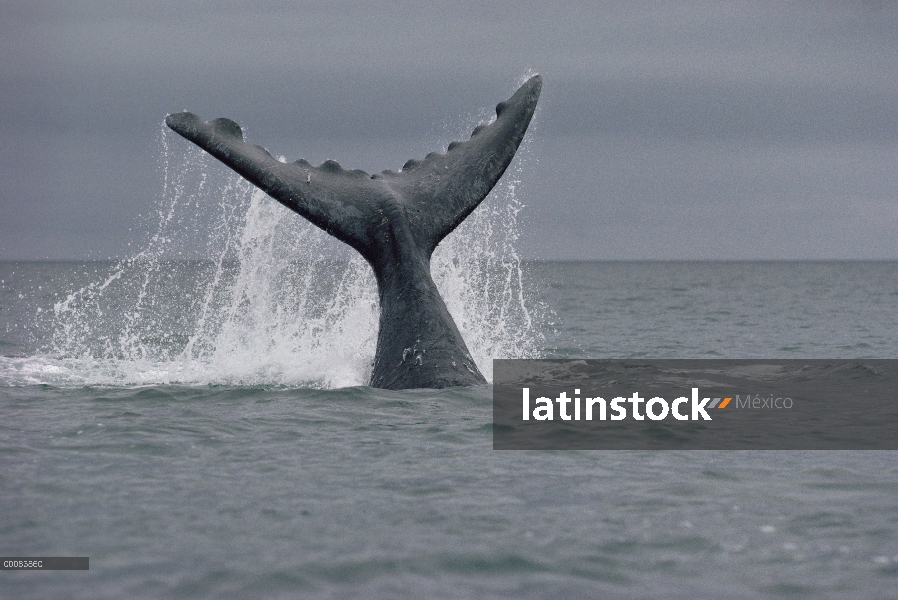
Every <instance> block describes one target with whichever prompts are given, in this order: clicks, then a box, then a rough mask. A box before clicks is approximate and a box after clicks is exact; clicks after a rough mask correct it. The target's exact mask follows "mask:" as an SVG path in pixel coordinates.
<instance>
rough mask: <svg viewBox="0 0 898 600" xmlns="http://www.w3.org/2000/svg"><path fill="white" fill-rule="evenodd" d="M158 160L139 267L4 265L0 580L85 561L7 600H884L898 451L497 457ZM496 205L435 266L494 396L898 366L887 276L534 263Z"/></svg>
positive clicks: (254, 204)
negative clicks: (651, 378)
mask: <svg viewBox="0 0 898 600" xmlns="http://www.w3.org/2000/svg"><path fill="white" fill-rule="evenodd" d="M167 160H168V161H169V162H168V163H166V165H167V167H166V169H163V171H164V174H165V178H166V180H165V186H164V187H165V189H164V192H163V193H162V195H161V198H160V202H159V206H158V207H157V209H158V210H157V211H156V212H154V213H153V214H152V215H150V217H149V220H148V223H147V224H146V227H145V229H144V232H145V233H142V234H138V233H135V241H134V249H135V250H134V253H133V254H132V255H131V256H129V257H127V258H126V259H124V260H121V261H110V262H29V263H8V262H7V263H0V555H4V556H88V557H90V570H89V571H56V572H49V571H45V572H23V571H4V572H0V598H21V599H29V598H34V599H38V598H40V599H46V598H85V599H88V598H90V599H104V598H577V597H582V598H585V597H602V598H683V599H685V598H733V599H741V598H845V597H851V598H898V453H895V452H860V451H854V452H848V451H843V452H810V451H808V452H801V451H790V452H761V451H737V452H732V451H731V452H712V451H639V452H637V451H495V450H493V449H492V405H491V388H490V386H483V387H475V388H457V389H448V390H437V391H435V390H415V391H405V392H388V391H383V390H375V389H371V388H368V387H367V386H366V385H365V383H366V381H367V376H368V373H369V372H370V368H371V361H372V359H373V355H374V343H375V335H376V324H377V305H376V294H375V290H374V281H373V277H372V275H371V273H370V269H369V268H368V267H367V266H366V265H365V264H364V263H363V262H362V261H361V260H360V259H358V258H353V257H350V256H349V255H347V254H346V253H345V252H344V253H342V254H341V250H340V249H339V244H338V243H337V242H334V241H333V240H331V239H329V238H328V237H327V236H326V235H324V234H323V233H321V232H319V231H318V230H316V229H315V228H313V227H311V226H310V225H307V224H305V223H304V222H303V221H302V220H301V219H299V218H298V217H296V216H295V215H292V214H291V213H289V211H286V210H284V209H283V208H281V207H280V206H278V205H276V204H275V203H274V202H272V201H270V200H268V199H266V198H265V197H264V196H262V195H261V194H258V193H255V192H253V191H252V189H251V188H249V187H248V186H247V185H245V184H242V183H241V182H240V181H239V180H237V179H235V178H231V179H228V178H227V176H224V175H221V174H218V175H216V176H215V177H211V178H210V177H207V174H208V172H209V168H210V167H209V166H208V164H206V163H203V159H202V156H200V155H199V154H196V155H191V156H188V157H187V158H183V157H177V158H175V159H172V158H171V157H170V156H169V157H168V159H167ZM169 163H171V164H169ZM506 179H508V183H505V184H503V186H504V187H501V186H500V189H499V190H497V192H495V193H494V194H493V196H492V197H491V198H490V199H489V200H488V201H487V202H486V203H485V204H484V205H483V206H482V207H481V208H480V209H478V210H477V211H475V213H474V214H472V215H471V217H470V218H469V219H468V220H467V221H466V222H465V223H464V224H463V225H462V226H461V227H460V228H459V230H458V231H456V232H455V233H453V234H452V235H451V236H450V237H449V238H447V239H446V240H445V241H444V243H443V244H441V246H440V248H438V250H437V252H436V254H435V256H434V261H433V272H434V277H435V280H436V281H437V284H438V286H439V287H440V289H441V291H442V293H443V295H444V297H445V299H446V302H447V305H448V307H449V309H450V311H451V312H452V313H453V315H454V317H455V319H456V321H457V323H458V325H459V327H460V329H461V330H462V332H463V334H464V336H465V339H466V341H467V343H468V345H469V347H470V350H471V352H472V355H473V356H474V357H475V359H476V360H477V362H478V365H479V366H480V368H481V370H482V371H483V372H484V374H485V375H486V376H487V378H488V379H490V378H491V376H492V363H491V360H492V359H493V358H518V357H519V358H529V357H562V358H564V357H594V358H703V357H708V358H856V357H865V358H898V335H896V334H898V310H896V307H898V262H589V263H541V262H525V261H521V260H520V258H519V257H518V256H517V254H516V252H515V243H516V240H517V235H518V228H517V221H516V219H517V216H518V211H520V209H521V204H520V203H519V202H518V201H517V199H516V196H515V191H514V190H515V188H514V181H515V180H514V174H513V173H511V174H510V175H508V176H507V177H506ZM213 181H214V182H217V183H215V185H213V183H212V182H213ZM200 255H201V256H203V257H205V259H204V260H198V259H196V258H197V256H200ZM209 257H213V258H211V259H209Z"/></svg>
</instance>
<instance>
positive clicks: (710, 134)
mask: <svg viewBox="0 0 898 600" xmlns="http://www.w3.org/2000/svg"><path fill="white" fill-rule="evenodd" d="M531 72H538V73H540V74H541V75H542V76H543V78H544V85H543V93H542V98H541V100H540V106H539V108H538V111H537V115H536V117H535V120H534V123H533V125H532V126H531V131H530V133H529V134H528V136H529V140H528V142H527V150H526V153H527V155H526V158H527V160H526V161H525V164H526V168H525V169H524V171H523V173H522V174H521V185H520V186H519V188H518V197H519V198H520V199H521V200H522V201H523V203H524V204H525V205H526V208H525V209H524V211H523V212H522V213H521V217H522V218H523V219H524V236H523V237H522V238H521V242H520V247H521V250H522V252H523V254H524V255H525V256H527V257H532V258H573V259H669V258H686V259H757V258H762V259H768V258H769V259H842V258H845V259H861V258H889V259H896V258H898V9H896V8H894V4H893V3H885V2H883V3H876V2H868V3H862V2H855V3H847V2H846V3H835V2H834V3H826V2H813V3H812V2H794V3H792V2H769V3H758V2H750V3H748V2H746V3H732V2H728V3H723V2H719V3H700V2H688V3H687V2H670V3H655V2H652V3H648V2H645V3H624V2H618V1H615V2H609V3H604V4H603V3H596V2H583V3H575V2H565V3H561V4H557V3H556V4H553V3H548V2H532V3H523V2H509V3H498V2H422V3H381V2H370V3H369V2H339V3H338V2H334V3H317V2H316V3H302V2H287V1H280V2H278V1H265V0H255V1H253V2H227V1H221V0H217V1H209V2H186V1H181V0H179V1H177V2H174V1H170V0H152V1H144V2H126V1H122V0H110V1H93V0H84V1H72V0H68V1H63V2H41V1H36V0H5V1H4V2H2V3H0V177H2V185H0V259H28V258H54V259H65V258H72V259H81V258H105V257H107V256H124V255H126V254H127V253H128V252H129V249H128V247H127V243H128V241H129V240H130V239H131V236H133V235H134V233H133V232H131V231H129V229H131V228H137V227H138V226H139V224H140V223H141V221H140V220H139V219H138V215H140V214H141V213H143V214H146V213H149V212H151V211H152V207H153V206H154V204H155V203H156V202H157V201H158V199H159V196H160V194H161V193H162V180H161V176H160V174H159V172H158V169H157V167H158V166H159V152H160V145H159V141H158V140H159V135H160V127H161V123H162V120H163V118H164V117H165V115H166V114H168V113H170V112H175V111H180V110H184V109H188V110H191V111H192V112H195V113H197V114H199V115H200V116H202V117H203V118H204V119H212V118H215V117H219V116H227V117H230V118H232V119H234V120H236V121H238V122H239V123H241V124H242V125H243V126H244V129H245V130H246V131H247V137H248V139H249V141H251V142H253V143H257V144H261V145H264V146H266V147H267V148H268V149H269V150H271V151H272V153H274V154H276V155H277V154H281V155H284V156H286V157H287V158H289V159H290V160H295V159H296V158H306V159H308V160H310V161H312V162H313V163H316V164H317V163H319V162H321V161H323V160H325V159H327V158H333V159H336V160H338V161H339V162H340V163H341V164H342V165H343V166H344V167H347V168H362V169H365V170H367V171H369V172H374V171H380V170H383V169H387V168H390V169H396V168H398V167H400V166H401V165H402V164H403V163H404V162H405V161H406V159H408V158H412V157H416V158H421V157H423V155H424V154H426V153H427V152H428V151H430V150H445V146H446V144H448V142H450V141H452V137H453V136H455V137H458V136H457V135H455V134H456V132H457V131H461V129H462V128H465V129H467V128H468V127H470V126H472V125H474V124H476V120H477V117H478V115H485V114H486V113H485V110H486V109H489V110H492V108H493V107H494V106H495V104H496V103H497V102H499V101H500V100H504V99H506V98H507V97H508V96H509V95H510V94H511V93H512V92H513V91H514V89H515V87H516V86H517V85H518V84H519V82H520V81H522V79H523V77H524V76H525V75H526V74H527V73H531ZM490 114H491V113H490ZM179 144H183V145H179ZM186 145H187V142H186V141H185V140H181V139H180V138H177V137H172V141H171V146H170V147H171V148H172V150H173V151H175V152H178V151H181V149H186Z"/></svg>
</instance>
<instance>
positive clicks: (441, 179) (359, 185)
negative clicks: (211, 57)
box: [165, 75, 542, 389]
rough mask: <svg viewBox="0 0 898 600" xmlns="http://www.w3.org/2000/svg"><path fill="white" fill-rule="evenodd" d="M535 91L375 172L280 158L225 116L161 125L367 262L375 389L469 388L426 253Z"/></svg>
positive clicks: (497, 155) (505, 159)
mask: <svg viewBox="0 0 898 600" xmlns="http://www.w3.org/2000/svg"><path fill="white" fill-rule="evenodd" d="M541 87H542V79H541V77H540V76H539V75H536V76H534V77H532V78H530V79H529V80H528V81H527V82H525V83H524V84H523V85H522V86H521V87H520V88H519V89H518V90H517V91H516V92H515V93H514V95H512V97H511V98H509V99H508V100H506V101H505V102H500V103H499V104H498V105H497V106H496V119H495V121H493V122H492V123H490V124H487V125H479V126H478V127H477V128H476V129H474V132H473V133H472V135H471V138H470V139H469V140H467V141H465V142H452V143H451V144H449V147H448V150H447V151H446V153H445V154H440V153H436V152H432V153H430V154H428V155H427V156H426V157H425V158H424V159H423V160H420V161H419V160H409V161H408V162H406V163H405V165H403V167H402V169H400V170H399V172H392V171H384V172H382V173H378V174H373V175H369V174H368V173H365V172H364V171H360V170H345V169H343V168H342V167H341V166H340V165H339V164H338V163H337V162H335V161H332V160H328V161H325V162H324V163H322V164H320V165H318V166H317V167H316V166H313V165H311V164H310V163H309V162H307V161H305V160H302V159H300V160H297V161H296V162H293V163H284V162H280V161H278V160H276V159H275V158H274V157H272V156H271V154H269V152H268V151H267V150H266V149H265V148H263V147H261V146H255V145H252V144H248V143H246V142H245V141H244V139H243V131H242V130H241V128H240V126H239V125H238V124H237V123H235V122H234V121H232V120H230V119H224V118H221V119H215V120H213V121H209V122H205V121H202V120H201V119H200V118H199V117H198V116H196V115H194V114H192V113H189V112H182V113H175V114H170V115H168V116H167V117H166V118H165V122H166V124H167V125H168V126H169V127H170V128H171V129H173V130H174V131H175V132H177V133H179V134H180V135H182V136H183V137H185V138H187V139H188V140H190V141H191V142H193V143H195V144H196V145H198V146H199V147H201V148H203V149H204V150H206V151H207V152H209V153H210V154H211V155H212V156H214V157H216V158H218V159H219V160H220V161H222V162H223V163H224V164H226V165H228V166H229V167H231V168H232V169H233V170H234V171H236V172H237V173H239V174H240V175H242V176H243V177H244V178H245V179H247V180H248V181H249V182H250V183H252V184H254V185H256V186H257V187H259V188H260V189H262V190H263V191H264V192H265V193H266V194H268V195H269V196H271V197H272V198H274V199H275V200H277V201H278V202H280V203H281V204H283V205H284V206H286V207H287V208H290V209H291V210H294V211H296V212H297V213H299V214H300V215H302V216H303V217H305V218H306V219H308V220H309V221H311V222H312V223H314V224H315V225H317V226H318V227H320V228H322V229H324V230H325V231H326V232H328V233H329V234H331V235H333V236H334V237H336V238H337V239H339V240H341V241H343V242H345V243H347V244H349V245H350V246H352V247H353V248H355V249H356V250H357V251H358V252H360V253H361V254H362V256H364V257H365V259H366V260H367V261H368V262H369V263H370V264H371V266H372V268H373V269H374V273H375V276H376V278H377V282H378V288H379V292H380V300H381V319H380V332H379V335H378V347H377V354H376V356H375V366H374V372H373V374H372V380H371V385H372V386H375V387H386V388H390V389H404V388H411V387H447V386H451V385H471V384H477V383H485V379H484V378H483V376H482V375H481V374H480V372H479V371H478V370H477V367H476V366H475V365H474V361H473V359H472V358H471V356H470V354H469V353H468V351H467V348H466V347H465V344H464V341H463V340H462V338H461V334H460V333H459V332H458V330H457V328H456V327H455V323H454V322H453V321H452V317H451V316H450V315H449V312H448V310H446V307H445V304H444V303H443V301H442V298H440V296H439V293H438V292H437V291H436V286H435V285H434V284H433V281H432V279H431V278H430V266H429V265H430V256H431V254H432V253H433V250H434V249H435V248H436V247H437V245H438V244H439V243H440V241H441V240H442V239H443V238H444V237H446V236H447V235H448V234H449V233H451V232H452V231H453V230H454V229H455V228H456V227H457V226H458V225H459V223H461V222H462V221H463V220H464V219H465V217H467V216H468V215H469V214H471V212H472V211H473V210H474V209H475V208H477V206H478V205H479V204H480V203H481V202H482V201H483V199H484V198H486V196H487V195H488V194H489V192H490V190H492V188H493V186H495V185H496V183H497V182H498V181H499V179H500V177H502V174H503V173H504V172H505V170H506V169H507V168H508V165H509V164H510V163H511V160H512V159H513V158H514V155H515V152H516V151H517V149H518V146H519V145H520V143H521V141H522V140H523V138H524V134H525V132H526V131H527V127H528V125H529V124H530V120H531V118H532V117H533V112H534V110H535V109H536V103H537V100H538V99H539V93H540V89H541ZM410 355H411V356H413V357H414V359H413V360H411V361H409V360H408V357H409V356H410ZM397 359H398V362H397Z"/></svg>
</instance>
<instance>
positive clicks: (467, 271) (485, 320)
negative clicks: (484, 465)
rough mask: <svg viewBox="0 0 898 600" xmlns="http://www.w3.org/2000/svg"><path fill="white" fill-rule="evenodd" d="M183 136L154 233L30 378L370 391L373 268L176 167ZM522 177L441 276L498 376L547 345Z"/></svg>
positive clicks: (463, 324) (454, 309) (459, 245)
mask: <svg viewBox="0 0 898 600" xmlns="http://www.w3.org/2000/svg"><path fill="white" fill-rule="evenodd" d="M172 135H174V134H170V133H168V132H167V131H166V130H163V133H162V134H161V144H162V147H163V153H162V155H163V166H162V169H161V170H162V175H163V178H164V188H163V194H162V197H161V201H160V205H159V210H158V212H157V214H156V219H155V222H154V224H153V225H152V226H151V228H150V229H152V230H153V233H152V235H149V236H148V237H147V239H146V240H144V241H143V242H140V244H139V245H140V247H141V248H142V249H141V250H140V251H139V252H137V253H136V254H135V255H134V256H132V257H130V258H128V259H126V260H124V261H121V262H119V263H118V264H116V265H115V266H114V267H113V268H112V269H111V270H110V271H109V273H108V274H107V275H106V276H105V277H104V278H102V279H99V280H97V281H95V282H93V283H91V284H89V285H87V286H85V287H82V288H81V289H78V290H77V291H75V292H73V293H71V294H69V295H68V296H67V298H66V299H65V300H63V301H61V302H59V303H58V304H57V305H56V306H55V310H54V313H55V315H54V316H55V332H54V337H53V345H52V349H53V354H52V356H51V357H44V358H42V359H40V361H39V362H40V363H41V364H33V365H31V366H30V367H27V366H26V365H24V364H20V365H17V367H16V368H19V369H25V370H27V371H29V372H30V373H31V374H32V375H31V377H32V378H34V377H36V378H37V379H40V380H42V381H45V382H47V383H57V384H66V383H69V384H77V385H84V384H87V385H135V384H137V385H141V384H160V383H162V384H165V383H180V384H191V385H193V384H236V385H284V386H302V387H308V386H311V387H324V388H338V387H346V386H353V385H365V384H366V383H367V381H368V378H369V376H370V371H371V364H372V361H373V358H374V351H375V344H376V339H377V319H378V306H377V303H378V300H377V290H376V284H375V281H374V276H373V273H372V271H371V269H370V267H369V266H368V264H367V263H366V262H365V261H364V259H362V258H361V257H360V256H358V255H357V254H356V253H355V252H353V251H351V250H350V251H347V250H346V247H345V246H343V244H341V243H340V242H338V241H337V240H336V239H334V238H332V237H331V236H328V235H327V234H325V233H324V232H323V231H321V230H320V229H318V228H317V227H315V226H313V225H311V224H310V223H308V222H307V221H305V220H304V219H302V218H301V217H299V216H298V215H296V214H295V213H293V212H292V211H289V210H287V209H285V208H284V207H282V206H281V205H279V204H278V203H276V202H275V201H273V200H271V199H270V198H268V197H267V196H266V195H265V194H263V193H262V192H260V191H258V190H256V189H255V188H253V187H252V186H251V185H249V184H248V183H246V182H245V181H244V180H243V179H241V178H240V177H239V176H237V175H235V174H233V173H232V172H231V171H229V170H227V169H225V168H224V167H222V166H220V165H218V164H217V163H215V162H214V161H213V160H212V159H209V158H208V157H207V155H206V154H205V153H203V152H201V151H199V150H198V149H194V148H190V149H189V150H186V151H185V152H184V154H179V155H177V156H175V155H173V154H172V152H170V151H169V149H168V141H169V139H170V136H172ZM178 147H179V149H180V148H182V146H181V145H179V146H178ZM522 150H523V149H522ZM180 151H181V150H179V152H180ZM518 164H519V165H520V164H521V163H520V162H519V163H518ZM521 168H522V167H521V166H518V169H521ZM519 175H520V171H519V172H518V173H512V172H511V171H509V172H508V173H506V176H505V178H504V179H503V181H502V182H501V183H500V184H499V186H497V188H496V189H495V190H494V191H493V193H492V194H491V195H490V197H489V198H487V199H486V200H485V201H484V203H483V204H482V205H481V207H480V208H478V209H477V210H476V211H475V212H474V213H473V214H472V215H471V216H470V217H469V218H468V219H467V220H466V221H465V222H464V223H463V224H462V225H461V226H460V227H459V228H458V229H457V230H456V231H455V232H453V233H452V234H451V235H450V236H448V237H447V238H446V239H445V240H444V241H443V243H442V244H441V245H440V247H439V248H438V249H437V251H436V252H435V253H434V257H433V263H432V272H433V276H434V280H435V281H436V283H437V286H438V287H439V289H440V291H441V293H442V294H443V297H444V299H445V301H446V304H447V306H448V308H449V310H450V312H451V313H452V315H453V317H454V318H455V320H456V323H457V324H458V326H459V329H460V330H461V332H462V335H463V336H464V338H465V340H466V342H467V344H468V347H469V349H470V351H471V353H472V355H473V357H474V358H475V360H476V362H477V364H478V366H479V367H480V369H481V371H482V372H483V373H484V375H485V376H486V377H487V378H488V379H490V378H491V375H492V359H493V358H512V357H534V356H537V354H538V348H539V347H540V342H541V336H540V335H539V333H538V330H539V327H538V324H539V323H538V322H539V321H540V318H539V317H540V315H541V314H543V312H544V311H542V309H541V308H540V306H539V305H538V304H536V303H534V302H532V301H531V300H530V299H529V295H528V290H527V283H526V282H525V281H524V276H523V270H522V266H521V260H520V258H519V257H518V255H517V253H516V251H515V242H516V241H517V238H518V236H519V225H518V221H517V218H518V214H519V213H520V211H521V209H522V208H523V206H522V204H521V203H520V201H519V200H518V199H517V196H516V194H515V191H516V187H517V185H518V183H519V182H518V180H519V178H520V177H519ZM210 256H211V257H215V258H213V259H212V260H208V259H207V257H210ZM199 257H203V259H202V260H194V259H197V258H199ZM534 311H535V312H534ZM11 366H12V365H11Z"/></svg>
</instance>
